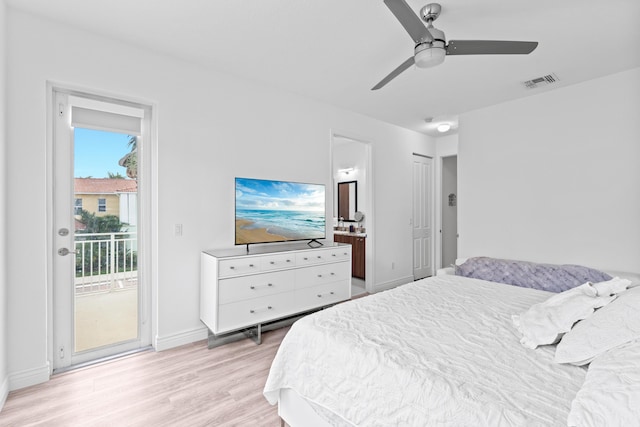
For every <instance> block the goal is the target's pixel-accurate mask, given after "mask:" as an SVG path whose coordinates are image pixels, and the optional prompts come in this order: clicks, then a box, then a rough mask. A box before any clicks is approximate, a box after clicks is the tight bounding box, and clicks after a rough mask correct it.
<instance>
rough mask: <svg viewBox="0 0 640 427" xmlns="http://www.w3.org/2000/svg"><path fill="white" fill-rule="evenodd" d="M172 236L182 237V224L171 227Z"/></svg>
mask: <svg viewBox="0 0 640 427" xmlns="http://www.w3.org/2000/svg"><path fill="white" fill-rule="evenodd" d="M173 234H174V235H175V236H176V237H180V236H182V224H176V225H174V226H173Z"/></svg>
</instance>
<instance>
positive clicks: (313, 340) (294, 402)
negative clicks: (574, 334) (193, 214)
mask: <svg viewBox="0 0 640 427" xmlns="http://www.w3.org/2000/svg"><path fill="white" fill-rule="evenodd" d="M553 295H554V293H551V292H549V291H544V290H540V289H532V288H526V287H521V286H513V285H509V284H504V283H496V282H490V281H486V280H481V279H476V278H469V277H461V276H457V275H439V276H436V277H431V278H428V279H423V280H420V281H417V282H413V283H411V284H407V285H403V286H400V287H398V288H395V289H393V290H390V291H387V292H382V293H378V294H374V295H370V296H367V297H364V298H360V299H357V300H353V301H349V302H346V303H343V304H339V305H336V306H333V307H331V308H329V309H326V310H323V311H321V312H317V313H315V314H313V315H310V316H307V317H305V318H303V319H301V320H299V321H297V322H296V323H295V324H294V325H293V326H292V328H291V330H290V331H289V332H288V334H287V335H286V337H285V338H284V340H283V342H282V345H281V346H280V349H279V350H278V353H277V355H276V357H275V359H274V361H273V364H272V367H271V370H270V373H269V377H268V379H267V382H266V384H265V387H264V395H265V397H266V399H267V400H268V401H269V402H270V403H271V404H276V403H277V404H278V407H279V414H280V416H281V418H282V419H283V420H284V421H286V422H287V424H289V425H290V426H293V427H298V426H305V427H312V426H353V425H357V426H395V425H398V426H431V425H434V426H436V425H437V426H440V425H456V426H523V425H526V426H552V425H567V417H568V414H569V413H570V411H571V408H572V404H575V400H576V396H577V395H578V393H579V392H580V391H581V389H582V387H583V384H584V383H585V377H586V376H587V373H588V366H587V365H584V364H583V366H576V365H574V364H570V363H557V362H556V361H554V357H555V350H556V346H555V345H541V346H538V347H537V348H535V349H531V348H527V347H525V346H524V345H522V344H521V343H520V340H521V338H522V334H521V333H520V331H519V330H518V329H517V328H516V327H514V321H513V318H512V316H513V315H514V314H517V313H523V312H526V311H527V310H528V309H530V308H531V307H532V306H536V305H537V304H538V305H539V304H543V303H544V302H545V301H547V300H549V299H550V297H551V296H553ZM639 295H640V294H639ZM639 323H640V322H639ZM629 341H631V340H629ZM638 366H640V364H639V365H638ZM639 394H640V393H639Z"/></svg>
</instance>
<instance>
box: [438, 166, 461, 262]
mask: <svg viewBox="0 0 640 427" xmlns="http://www.w3.org/2000/svg"><path fill="white" fill-rule="evenodd" d="M452 157H455V158H456V165H457V162H458V154H457V153H456V154H450V155H446V156H440V157H439V162H438V166H439V172H438V177H439V181H440V182H439V185H438V194H437V196H436V197H437V205H438V214H439V215H438V239H439V241H438V255H437V257H438V259H437V264H436V269H439V268H445V267H450V266H449V265H444V264H443V258H444V257H443V255H444V242H445V235H444V226H443V224H444V210H445V207H446V204H445V199H444V196H445V195H444V191H443V189H444V184H445V182H444V161H445V159H450V158H452ZM457 182H458V175H457V174H456V195H457V194H458V190H457V187H458V186H457ZM456 207H457V206H456ZM457 236H458V223H457V215H456V239H455V240H456V258H457V256H458V255H457V246H458V242H457V240H458V237H457Z"/></svg>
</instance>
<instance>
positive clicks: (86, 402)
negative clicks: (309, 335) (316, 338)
mask: <svg viewBox="0 0 640 427" xmlns="http://www.w3.org/2000/svg"><path fill="white" fill-rule="evenodd" d="M288 330H289V328H288V327H287V328H281V329H277V330H275V331H269V332H265V333H264V334H263V335H262V344H261V345H256V344H255V343H254V342H253V341H251V340H249V339H244V340H241V341H237V342H233V343H230V344H226V345H223V346H221V347H217V348H213V349H211V350H209V349H207V343H206V341H200V342H197V343H193V344H188V345H185V346H182V347H178V348H175V349H171V350H166V351H162V352H154V351H148V352H143V353H138V354H134V355H131V356H127V357H124V358H120V359H116V360H113V361H110V362H105V363H102V364H99V365H94V366H90V367H86V368H82V369H77V370H74V371H70V372H67V373H63V374H59V375H55V376H53V377H52V379H51V380H50V381H48V382H46V383H44V384H39V385H36V386H32V387H28V388H24V389H21V390H17V391H13V392H11V393H10V394H9V397H8V398H7V401H6V403H5V406H4V408H3V409H2V411H1V412H0V426H20V427H22V426H92V427H94V426H96V427H100V426H145V427H146V426H154V427H155V426H274V427H278V426H280V418H279V417H278V414H277V408H276V407H275V406H271V405H269V403H268V402H267V401H266V400H265V398H264V397H263V396H262V388H263V387H264V383H265V381H266V378H267V374H268V372H269V367H270V366H271V362H272V360H273V358H274V356H275V354H276V351H277V349H278V347H279V345H280V342H281V341H282V339H283V338H284V335H285V334H286V332H287V331H288Z"/></svg>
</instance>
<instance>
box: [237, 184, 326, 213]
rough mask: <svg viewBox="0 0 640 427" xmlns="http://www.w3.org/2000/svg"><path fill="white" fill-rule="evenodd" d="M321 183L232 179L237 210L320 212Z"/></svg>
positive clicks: (322, 196) (321, 203) (321, 204)
mask: <svg viewBox="0 0 640 427" xmlns="http://www.w3.org/2000/svg"><path fill="white" fill-rule="evenodd" d="M324 202H325V200H324V185H321V184H303V183H297V182H284V181H268V180H261V179H247V178H236V205H237V206H238V208H241V209H269V210H296V211H324Z"/></svg>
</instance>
